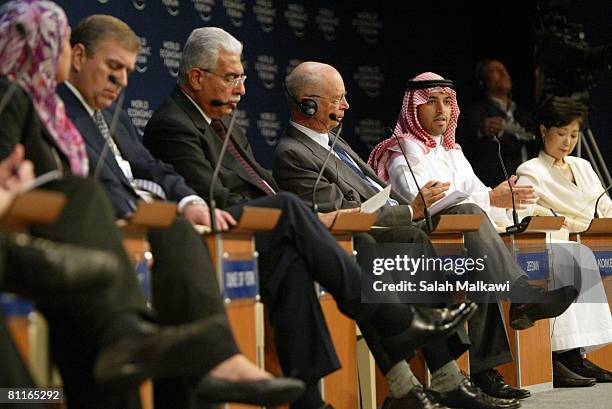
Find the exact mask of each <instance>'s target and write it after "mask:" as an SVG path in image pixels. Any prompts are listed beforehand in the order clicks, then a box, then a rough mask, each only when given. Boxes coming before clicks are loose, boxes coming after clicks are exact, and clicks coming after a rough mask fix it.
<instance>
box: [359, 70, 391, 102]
mask: <svg viewBox="0 0 612 409" xmlns="http://www.w3.org/2000/svg"><path fill="white" fill-rule="evenodd" d="M353 79H354V80H355V81H356V82H357V85H359V88H361V89H362V90H363V91H364V92H365V94H366V95H367V96H368V97H371V98H376V97H378V96H379V95H380V91H381V89H382V84H383V83H384V82H385V76H384V75H383V73H382V72H380V67H378V66H375V65H361V66H359V67H357V72H355V73H354V74H353Z"/></svg>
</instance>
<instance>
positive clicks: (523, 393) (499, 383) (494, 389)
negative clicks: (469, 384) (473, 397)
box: [472, 368, 531, 399]
mask: <svg viewBox="0 0 612 409" xmlns="http://www.w3.org/2000/svg"><path fill="white" fill-rule="evenodd" d="M472 381H473V382H474V383H475V384H476V386H478V387H479V388H480V390H481V391H483V392H484V393H486V394H487V395H491V396H493V397H495V398H502V399H526V398H528V397H530V396H531V392H529V391H528V390H527V389H521V388H515V387H514V386H510V385H508V384H507V383H506V381H505V380H504V377H503V376H502V374H500V373H499V372H498V371H497V370H496V369H492V368H491V369H487V370H486V371H482V372H480V373H477V374H472Z"/></svg>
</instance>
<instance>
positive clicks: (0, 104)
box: [0, 21, 32, 114]
mask: <svg viewBox="0 0 612 409" xmlns="http://www.w3.org/2000/svg"><path fill="white" fill-rule="evenodd" d="M13 28H14V29H15V31H16V32H17V34H18V35H19V37H20V38H21V39H22V40H23V41H24V48H25V52H26V58H27V60H26V62H25V64H24V65H23V66H22V67H21V70H19V72H18V73H17V76H16V77H15V80H14V81H12V82H11V85H10V86H9V88H8V89H7V90H6V92H5V93H4V95H3V96H2V99H1V100H0V114H2V112H4V110H5V109H6V106H7V105H8V103H9V101H10V100H11V97H12V96H13V94H14V93H15V91H17V87H19V81H21V79H22V78H23V76H24V75H25V74H26V72H28V70H29V69H30V66H31V65H32V49H31V48H30V45H29V44H28V32H27V30H26V28H25V26H24V25H23V23H22V22H21V21H17V22H15V23H14V24H13Z"/></svg>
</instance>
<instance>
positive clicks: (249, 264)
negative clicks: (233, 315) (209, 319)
mask: <svg viewBox="0 0 612 409" xmlns="http://www.w3.org/2000/svg"><path fill="white" fill-rule="evenodd" d="M258 295H259V272H258V271H257V259H253V260H224V261H223V298H224V299H230V300H236V299H240V298H255V297H257V296H258Z"/></svg>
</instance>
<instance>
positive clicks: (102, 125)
mask: <svg viewBox="0 0 612 409" xmlns="http://www.w3.org/2000/svg"><path fill="white" fill-rule="evenodd" d="M93 119H94V122H95V123H96V125H97V127H98V130H99V131H100V133H101V134H102V136H103V137H104V139H105V140H106V143H107V144H108V145H109V147H110V149H111V151H113V155H114V156H115V160H117V163H118V164H119V161H123V162H125V163H127V164H129V162H127V161H126V160H125V159H124V158H123V156H122V155H121V151H120V150H119V147H118V146H117V144H116V143H115V140H114V139H113V137H112V135H111V133H110V129H109V128H108V124H107V123H106V120H105V119H104V115H102V111H96V112H94V116H93ZM119 167H120V168H121V170H122V171H123V173H124V175H125V176H126V178H127V179H128V180H129V181H130V183H131V184H132V187H133V188H134V190H136V193H138V190H144V191H146V192H149V193H152V194H153V195H155V196H157V197H158V198H160V199H162V200H166V192H165V191H164V189H163V188H162V187H161V186H160V185H158V184H157V183H155V182H153V181H151V180H146V179H135V178H134V177H133V176H132V170H131V166H130V170H129V174H126V170H125V169H124V168H123V167H122V166H121V165H120V166H119ZM140 196H141V197H142V195H140ZM143 198H144V197H143Z"/></svg>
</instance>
